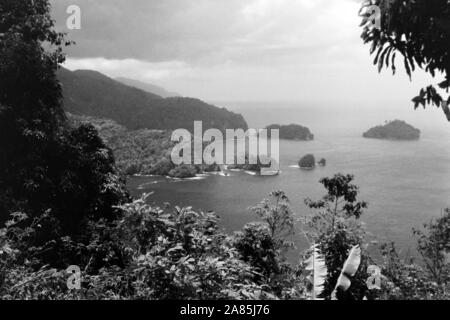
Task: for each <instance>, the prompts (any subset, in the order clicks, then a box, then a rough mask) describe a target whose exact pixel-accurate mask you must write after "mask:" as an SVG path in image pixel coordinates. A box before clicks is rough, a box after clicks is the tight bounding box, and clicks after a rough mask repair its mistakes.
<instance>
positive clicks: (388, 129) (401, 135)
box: [363, 120, 420, 140]
mask: <svg viewBox="0 0 450 320" xmlns="http://www.w3.org/2000/svg"><path fill="white" fill-rule="evenodd" d="M363 137H364V138H370V139H385V140H419V139H420V130H419V129H416V128H414V127H413V126H411V125H410V124H407V123H406V122H405V121H401V120H394V121H391V122H388V123H386V124H385V125H383V126H377V127H374V128H372V129H370V130H369V131H367V132H366V133H364V134H363Z"/></svg>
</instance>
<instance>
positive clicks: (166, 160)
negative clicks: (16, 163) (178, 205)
mask: <svg viewBox="0 0 450 320" xmlns="http://www.w3.org/2000/svg"><path fill="white" fill-rule="evenodd" d="M68 117H69V119H70V120H71V121H72V122H73V123H74V124H75V125H80V124H91V125H93V126H94V127H95V129H97V130H98V132H99V135H100V137H101V138H102V139H103V141H104V142H105V144H106V145H107V146H108V147H109V148H111V150H112V152H113V154H114V158H115V159H116V165H117V168H118V169H119V171H120V172H121V173H123V174H125V175H135V174H140V175H155V176H169V177H172V178H179V179H182V178H191V177H195V176H196V175H197V174H199V173H203V172H216V171H221V168H220V166H218V165H216V164H211V165H205V164H204V165H180V166H176V165H175V164H173V163H172V161H171V160H170V153H171V150H172V148H173V146H174V142H172V141H171V140H170V133H169V132H168V131H165V130H150V129H141V130H136V131H131V130H127V129H126V128H125V127H123V126H121V125H119V124H117V123H116V122H115V121H113V120H109V119H98V118H93V117H87V116H75V115H72V114H68Z"/></svg>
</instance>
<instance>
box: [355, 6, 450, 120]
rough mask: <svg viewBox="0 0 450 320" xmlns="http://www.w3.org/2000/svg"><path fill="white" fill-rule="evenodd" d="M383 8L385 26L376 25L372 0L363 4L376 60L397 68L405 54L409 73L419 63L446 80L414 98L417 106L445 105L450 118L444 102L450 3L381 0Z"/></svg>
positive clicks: (449, 64) (448, 82)
mask: <svg viewBox="0 0 450 320" xmlns="http://www.w3.org/2000/svg"><path fill="white" fill-rule="evenodd" d="M375 3H376V4H377V5H379V7H380V8H381V20H380V24H381V30H379V29H377V28H374V27H373V24H371V21H368V19H369V18H371V17H372V12H369V11H370V10H365V8H368V7H369V6H370V5H371V4H372V1H364V2H363V8H362V13H363V14H362V15H363V23H362V25H363V26H364V31H363V33H362V38H363V40H364V43H369V44H370V45H371V49H370V53H371V54H375V60H374V64H375V65H377V66H378V69H379V70H380V71H381V69H382V68H383V67H386V68H389V67H391V68H392V72H393V73H394V74H395V72H396V57H397V54H401V55H402V56H403V65H404V67H405V70H406V72H407V74H408V75H409V77H410V78H411V76H412V73H413V72H414V71H415V69H416V67H419V68H421V69H423V70H425V71H426V72H428V73H429V74H431V75H432V76H433V77H435V76H441V77H442V78H443V81H441V82H439V83H438V84H435V85H430V86H428V87H426V88H424V89H422V90H421V91H420V93H419V95H418V96H417V97H415V98H414V99H413V102H414V107H415V108H418V107H419V105H422V106H423V107H425V106H426V105H427V104H428V105H435V106H437V107H441V106H442V108H443V110H444V112H445V114H446V116H447V119H448V120H449V121H450V109H449V108H448V106H447V105H446V104H443V103H442V102H443V101H445V102H450V97H447V96H443V93H439V91H440V90H441V89H442V90H441V91H444V90H446V92H447V93H448V90H449V89H450V54H449V51H450V49H449V48H450V47H449V45H448V44H449V43H450V3H449V2H448V1H447V0H416V1H403V0H377V1H375Z"/></svg>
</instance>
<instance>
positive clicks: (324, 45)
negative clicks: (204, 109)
mask: <svg viewBox="0 0 450 320" xmlns="http://www.w3.org/2000/svg"><path fill="white" fill-rule="evenodd" d="M359 2H360V1H359V0H339V1H336V0H245V1H244V0H133V1H126V0H52V3H53V8H54V10H53V12H54V16H55V18H56V21H57V27H58V29H59V30H62V31H68V30H66V29H65V21H66V18H67V13H66V8H67V6H69V5H72V4H76V5H79V6H80V8H81V11H82V29H81V30H74V31H69V37H70V38H71V39H73V40H75V41H76V42H77V45H76V46H74V47H72V48H69V49H68V58H69V59H68V61H67V66H68V67H69V68H72V69H79V68H82V69H86V68H88V69H95V70H99V71H100V72H104V73H106V74H108V75H110V76H114V77H116V76H125V77H129V78H134V79H138V80H143V81H148V82H153V83H155V84H159V85H163V86H165V87H167V89H170V90H174V91H178V92H181V93H183V94H185V95H190V96H195V97H199V98H203V99H209V100H219V99H220V100H227V99H228V100H257V99H262V100H277V99H280V100H300V99H302V100H303V99H307V100H317V99H324V98H327V99H335V100H341V101H346V100H349V99H353V100H360V101H364V100H365V99H367V97H368V96H371V95H373V92H389V96H390V97H392V98H393V99H408V100H409V99H410V98H411V96H412V95H414V94H415V93H416V91H417V90H418V89H419V86H420V85H422V84H426V81H425V80H424V79H425V77H423V75H419V80H420V81H419V82H418V83H417V82H416V83H415V85H414V86H412V85H411V84H410V83H409V82H408V81H407V79H406V77H401V76H397V77H395V78H393V77H392V76H390V75H389V73H387V72H386V73H384V74H382V75H381V76H380V75H378V74H377V72H376V69H375V68H374V67H373V66H372V65H371V62H372V58H371V57H369V54H368V48H367V47H365V46H364V45H363V44H362V41H361V39H360V33H361V30H360V29H359V27H358V25H359V22H360V19H359V17H358V9H359V7H360V4H359ZM427 80H428V79H427ZM393 87H395V88H396V90H395V91H394V90H392V88H393ZM378 96H380V94H378ZM386 96H387V95H386Z"/></svg>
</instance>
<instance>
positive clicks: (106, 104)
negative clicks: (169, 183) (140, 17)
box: [58, 68, 248, 131]
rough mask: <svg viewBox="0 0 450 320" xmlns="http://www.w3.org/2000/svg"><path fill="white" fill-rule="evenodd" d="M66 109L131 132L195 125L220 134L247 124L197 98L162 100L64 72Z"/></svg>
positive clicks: (101, 78)
mask: <svg viewBox="0 0 450 320" xmlns="http://www.w3.org/2000/svg"><path fill="white" fill-rule="evenodd" d="M58 78H59V80H60V82H61V84H62V88H63V96H64V108H65V110H66V111H67V112H70V113H72V114H74V115H84V116H91V117H96V118H106V119H111V120H114V121H116V122H117V123H118V124H120V125H123V126H125V127H126V128H127V129H130V130H139V129H157V130H174V129H178V128H184V129H188V130H192V127H193V123H194V121H197V120H198V121H203V128H204V129H209V128H217V129H220V130H222V131H223V130H225V129H228V128H230V129H235V128H242V129H245V130H246V129H247V128H248V126H247V123H246V122H245V120H244V118H243V117H242V116H241V115H240V114H236V113H233V112H230V111H228V110H226V109H225V108H218V107H215V106H212V105H209V104H207V103H205V102H203V101H201V100H198V99H193V98H181V97H177V98H166V99H164V98H162V97H160V96H158V95H155V94H152V93H149V92H145V91H143V90H140V89H137V88H133V87H130V86H127V85H124V84H122V83H120V82H118V81H115V80H113V79H111V78H108V77H107V76H105V75H103V74H101V73H99V72H96V71H88V70H79V71H73V72H72V71H69V70H67V69H63V68H62V69H60V70H59V71H58Z"/></svg>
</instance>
